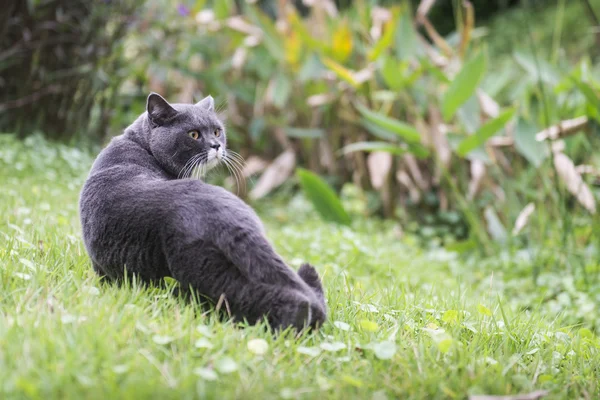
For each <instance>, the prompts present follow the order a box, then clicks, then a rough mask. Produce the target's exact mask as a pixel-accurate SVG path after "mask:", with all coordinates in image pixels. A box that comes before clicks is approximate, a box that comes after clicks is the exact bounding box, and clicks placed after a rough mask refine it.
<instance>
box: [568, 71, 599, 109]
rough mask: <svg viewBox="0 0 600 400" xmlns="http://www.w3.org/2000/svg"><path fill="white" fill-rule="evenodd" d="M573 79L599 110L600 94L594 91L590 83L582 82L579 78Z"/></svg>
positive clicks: (590, 102) (589, 101)
mask: <svg viewBox="0 0 600 400" xmlns="http://www.w3.org/2000/svg"><path fill="white" fill-rule="evenodd" d="M571 80H572V82H573V83H574V84H575V85H576V86H577V88H578V89H579V90H580V91H581V93H583V95H584V96H585V98H586V100H587V101H588V103H589V104H591V105H592V106H593V107H595V108H596V109H598V111H600V98H598V96H597V95H596V93H595V92H594V89H592V87H591V86H590V85H588V84H586V83H585V82H582V81H581V80H579V79H575V78H571Z"/></svg>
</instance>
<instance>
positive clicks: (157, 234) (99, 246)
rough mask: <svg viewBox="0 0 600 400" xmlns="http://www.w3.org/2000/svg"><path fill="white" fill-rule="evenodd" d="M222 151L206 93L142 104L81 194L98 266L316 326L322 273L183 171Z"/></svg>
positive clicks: (284, 323) (246, 315)
mask: <svg viewBox="0 0 600 400" xmlns="http://www.w3.org/2000/svg"><path fill="white" fill-rule="evenodd" d="M227 157H228V151H227V148H226V135H225V128H224V126H223V124H222V122H221V121H220V120H219V119H218V117H217V115H216V114H215V110H214V101H213V99H212V97H210V96H208V97H206V98H205V99H203V100H202V101H200V102H199V103H197V104H195V105H191V104H173V105H171V104H169V103H168V102H167V101H166V100H165V99H163V98H162V97H161V96H159V95H158V94H156V93H151V94H150V96H148V102H147V111H146V112H145V113H143V114H142V115H141V116H140V117H138V118H137V120H136V121H135V122H134V123H133V124H131V126H129V127H128V128H127V129H126V130H125V132H124V133H123V134H122V135H121V136H118V137H115V138H114V139H113V140H112V141H111V142H110V144H109V145H108V146H107V147H106V148H105V149H104V150H103V151H102V152H101V153H100V154H99V156H98V158H97V159H96V161H95V162H94V165H93V166H92V170H91V172H90V175H89V177H88V179H87V181H86V182H85V185H84V187H83V190H82V192H81V198H80V203H79V209H80V217H81V225H82V228H83V239H84V242H85V246H86V249H87V252H88V254H89V256H90V258H91V260H92V265H93V268H94V270H95V271H96V273H98V274H99V275H100V276H102V277H104V278H105V279H107V280H111V281H119V280H121V279H122V278H123V277H124V276H125V274H126V273H127V274H128V275H131V276H136V277H137V279H140V280H142V281H143V282H149V283H151V282H153V283H160V281H161V280H162V278H164V277H172V278H174V279H176V280H177V281H179V283H180V285H181V287H182V288H190V289H192V290H194V291H196V292H197V293H199V294H200V295H202V296H205V297H208V298H209V299H212V300H213V301H218V300H219V299H220V298H221V297H222V296H224V299H225V301H226V303H225V305H226V306H227V307H228V309H229V310H230V312H231V314H232V316H233V317H234V318H235V319H236V320H239V321H241V320H246V321H248V322H249V323H252V324H253V323H256V322H257V321H259V320H261V319H262V318H266V319H267V320H268V322H269V324H270V326H271V327H273V328H275V329H285V328H288V327H294V328H296V329H298V330H301V329H303V328H305V327H307V326H310V327H316V326H318V325H321V324H322V323H323V322H324V321H325V318H326V305H325V300H324V296H323V288H322V286H321V281H320V278H319V275H318V274H317V272H316V271H315V269H314V268H313V267H311V266H310V265H308V264H304V265H302V266H301V267H300V269H299V270H298V272H297V273H296V272H295V271H294V270H292V269H291V268H289V267H288V266H287V265H286V264H285V262H284V261H283V260H282V259H281V257H280V256H279V255H278V254H277V253H276V252H275V250H274V249H273V247H272V246H271V245H270V244H269V242H268V241H267V239H266V237H265V233H264V230H263V226H262V224H261V221H260V220H259V218H258V217H257V215H256V214H255V213H254V211H253V210H252V209H251V208H250V207H249V206H248V205H246V203H244V202H243V201H242V200H240V199H239V198H238V197H237V196H235V195H233V194H231V193H230V192H228V191H226V190H225V189H223V188H221V187H218V186H213V185H209V184H207V183H204V182H202V181H201V180H196V179H178V178H179V177H181V176H184V177H189V176H190V175H191V173H192V170H196V171H197V170H198V169H197V167H199V168H200V169H204V170H208V169H210V168H212V167H214V166H215V165H217V164H218V163H219V162H220V161H222V160H224V159H226V158H227Z"/></svg>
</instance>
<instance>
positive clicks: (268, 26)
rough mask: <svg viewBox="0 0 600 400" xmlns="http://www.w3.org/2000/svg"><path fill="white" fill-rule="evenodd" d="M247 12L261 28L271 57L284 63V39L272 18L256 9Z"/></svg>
mask: <svg viewBox="0 0 600 400" xmlns="http://www.w3.org/2000/svg"><path fill="white" fill-rule="evenodd" d="M217 3H219V2H217ZM246 11H247V14H248V16H249V17H250V19H251V20H252V22H254V24H256V25H258V26H259V27H260V28H261V30H262V33H263V43H264V45H265V47H266V48H267V50H268V51H269V53H271V56H273V58H275V59H276V60H278V61H284V60H285V46H284V44H283V39H281V35H280V34H279V33H278V32H277V29H276V28H275V24H274V23H273V21H272V20H271V18H269V17H268V16H267V15H265V14H263V13H262V12H260V11H257V8H255V7H247V8H246Z"/></svg>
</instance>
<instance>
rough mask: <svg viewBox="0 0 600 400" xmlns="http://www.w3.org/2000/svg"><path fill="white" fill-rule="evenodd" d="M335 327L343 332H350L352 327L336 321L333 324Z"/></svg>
mask: <svg viewBox="0 0 600 400" xmlns="http://www.w3.org/2000/svg"><path fill="white" fill-rule="evenodd" d="M333 326H335V327H336V328H338V329H340V330H342V331H349V330H350V325H348V324H347V323H345V322H343V321H334V322H333Z"/></svg>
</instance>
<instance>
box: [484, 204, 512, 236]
mask: <svg viewBox="0 0 600 400" xmlns="http://www.w3.org/2000/svg"><path fill="white" fill-rule="evenodd" d="M483 216H484V217H485V221H486V222H487V228H488V232H489V233H490V235H491V236H492V238H493V239H494V240H496V241H498V242H505V241H506V239H507V238H508V234H507V233H506V228H505V227H504V225H503V224H502V221H500V218H498V214H496V211H494V209H493V208H492V207H489V206H488V207H486V209H485V211H484V212H483Z"/></svg>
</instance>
